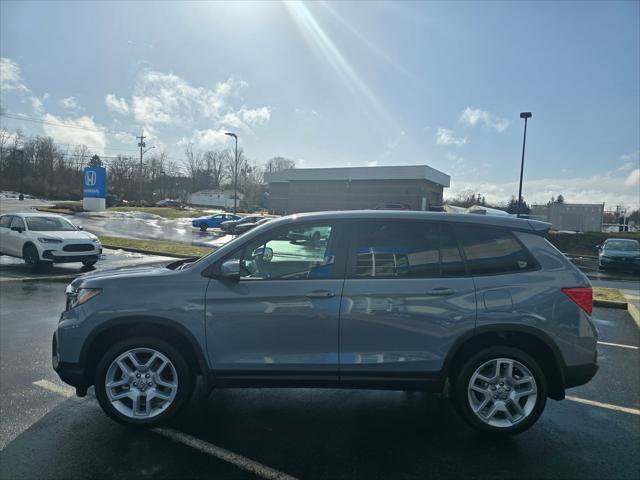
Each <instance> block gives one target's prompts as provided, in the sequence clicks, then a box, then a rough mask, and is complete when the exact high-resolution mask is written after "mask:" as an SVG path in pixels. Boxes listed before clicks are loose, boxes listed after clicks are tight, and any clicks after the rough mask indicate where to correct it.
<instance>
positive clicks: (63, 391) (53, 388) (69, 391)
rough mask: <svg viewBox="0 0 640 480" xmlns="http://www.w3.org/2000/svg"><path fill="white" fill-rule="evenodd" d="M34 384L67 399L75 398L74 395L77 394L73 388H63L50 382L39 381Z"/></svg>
mask: <svg viewBox="0 0 640 480" xmlns="http://www.w3.org/2000/svg"><path fill="white" fill-rule="evenodd" d="M33 384H34V385H37V386H38V387H40V388H44V389H45V390H49V391H50V392H53V393H57V394H58V395H62V396H63V397H67V398H69V397H73V395H75V393H76V392H75V391H74V390H73V388H70V387H63V386H61V385H58V384H56V383H53V382H50V381H49V380H44V379H43V380H38V381H37V382H33Z"/></svg>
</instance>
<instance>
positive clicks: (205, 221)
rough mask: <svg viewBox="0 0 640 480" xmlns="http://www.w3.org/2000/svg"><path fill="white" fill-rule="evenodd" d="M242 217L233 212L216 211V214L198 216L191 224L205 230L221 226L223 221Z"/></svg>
mask: <svg viewBox="0 0 640 480" xmlns="http://www.w3.org/2000/svg"><path fill="white" fill-rule="evenodd" d="M241 218H242V217H240V216H239V215H235V214H233V213H216V214H215V215H207V216H205V217H200V218H196V219H195V220H193V221H192V222H191V225H193V226H194V227H197V228H199V229H200V230H201V231H202V232H205V231H206V230H207V228H219V227H220V224H221V223H222V222H227V221H229V220H240V219H241Z"/></svg>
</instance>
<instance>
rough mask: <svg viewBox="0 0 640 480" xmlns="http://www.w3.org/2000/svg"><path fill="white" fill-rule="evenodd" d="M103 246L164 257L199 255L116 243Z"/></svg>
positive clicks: (192, 256) (103, 245) (191, 256)
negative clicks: (159, 250)
mask: <svg viewBox="0 0 640 480" xmlns="http://www.w3.org/2000/svg"><path fill="white" fill-rule="evenodd" d="M102 248H109V249H111V250H124V251H125V252H133V253H144V254H146V255H157V256H162V257H173V258H194V257H197V255H184V254H182V253H169V252H158V251H157V250H143V249H141V248H132V247H119V246H116V245H106V244H104V243H103V244H102Z"/></svg>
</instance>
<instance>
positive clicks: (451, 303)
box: [340, 220, 476, 380]
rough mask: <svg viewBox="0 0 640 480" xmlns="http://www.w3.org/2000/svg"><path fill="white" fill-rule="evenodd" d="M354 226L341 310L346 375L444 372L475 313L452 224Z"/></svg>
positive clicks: (370, 376)
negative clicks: (449, 355) (449, 357)
mask: <svg viewBox="0 0 640 480" xmlns="http://www.w3.org/2000/svg"><path fill="white" fill-rule="evenodd" d="M353 229H354V233H353V234H352V238H353V241H352V244H351V245H350V247H349V249H348V251H349V260H348V263H349V267H348V270H347V275H348V277H347V279H346V280H345V284H344V290H343V299H342V304H341V311H340V378H341V380H348V379H350V380H365V379H375V378H376V377H378V379H380V380H383V379H384V380H390V379H401V378H403V377H405V378H409V377H411V378H420V377H421V376H422V377H424V375H425V374H427V373H437V372H439V371H440V370H441V369H442V367H443V364H444V360H445V358H446V356H447V354H448V353H449V351H450V349H451V347H452V346H453V345H454V343H455V342H456V340H457V339H458V338H459V337H460V336H461V335H463V334H465V333H468V332H470V331H472V330H473V329H474V327H475V320H476V297H475V288H474V283H473V280H472V279H471V278H470V277H468V276H466V270H465V267H464V263H463V261H462V256H461V254H460V251H459V246H458V243H457V241H456V239H455V237H454V235H453V231H452V230H451V228H450V227H449V226H448V225H440V224H438V223H433V222H416V221H404V220H403V221H397V220H375V221H362V222H359V223H358V224H357V225H355V226H354V227H353Z"/></svg>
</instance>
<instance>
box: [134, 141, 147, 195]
mask: <svg viewBox="0 0 640 480" xmlns="http://www.w3.org/2000/svg"><path fill="white" fill-rule="evenodd" d="M136 138H137V139H139V140H140V141H139V142H138V146H139V147H140V187H139V188H140V191H139V192H138V196H139V198H138V201H139V202H140V206H142V155H143V153H144V152H143V151H142V149H143V148H144V147H146V146H147V144H146V143H144V139H145V138H146V137H145V136H144V131H143V132H142V133H141V134H140V136H139V137H136Z"/></svg>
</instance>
